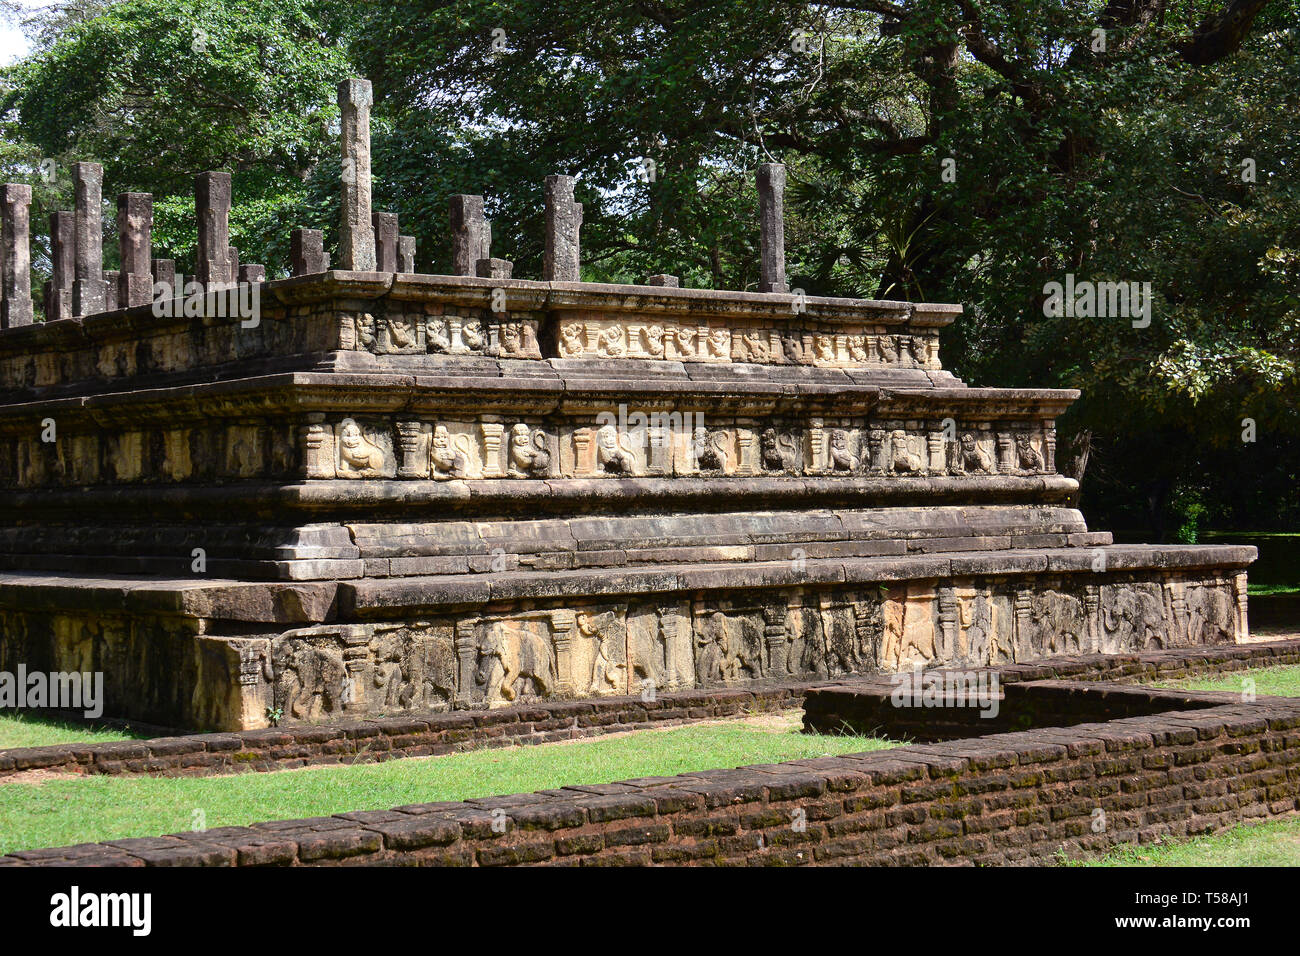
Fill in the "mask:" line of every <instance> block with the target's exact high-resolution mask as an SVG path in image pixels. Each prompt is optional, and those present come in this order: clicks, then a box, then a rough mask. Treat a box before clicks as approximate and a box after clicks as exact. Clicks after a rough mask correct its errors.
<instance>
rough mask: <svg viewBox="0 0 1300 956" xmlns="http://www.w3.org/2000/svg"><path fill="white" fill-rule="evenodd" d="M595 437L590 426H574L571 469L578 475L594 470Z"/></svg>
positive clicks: (592, 472) (591, 472) (590, 472)
mask: <svg viewBox="0 0 1300 956" xmlns="http://www.w3.org/2000/svg"><path fill="white" fill-rule="evenodd" d="M595 437H596V433H595V431H594V430H593V429H591V428H575V429H574V431H573V458H574V467H573V470H574V471H575V472H576V473H577V474H578V475H580V476H584V477H585V476H588V475H593V474H595V472H596V446H595V444H594V439H595Z"/></svg>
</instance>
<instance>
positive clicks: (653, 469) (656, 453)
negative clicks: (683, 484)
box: [646, 425, 673, 475]
mask: <svg viewBox="0 0 1300 956" xmlns="http://www.w3.org/2000/svg"><path fill="white" fill-rule="evenodd" d="M648 436H649V440H650V454H649V457H648V460H647V461H646V471H648V472H650V474H652V475H667V474H670V473H671V472H672V470H673V461H672V454H671V449H672V446H671V445H669V443H668V430H667V429H666V428H664V427H663V426H662V425H651V426H650V428H649V430H648Z"/></svg>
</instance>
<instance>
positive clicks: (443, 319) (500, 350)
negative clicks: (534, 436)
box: [339, 309, 542, 359]
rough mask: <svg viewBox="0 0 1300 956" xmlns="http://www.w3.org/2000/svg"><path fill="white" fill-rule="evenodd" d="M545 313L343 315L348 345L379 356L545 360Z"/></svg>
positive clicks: (343, 334)
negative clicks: (540, 329)
mask: <svg viewBox="0 0 1300 956" xmlns="http://www.w3.org/2000/svg"><path fill="white" fill-rule="evenodd" d="M540 320H541V318H540V316H536V315H531V314H518V313H510V314H507V313H494V312H488V311H486V310H482V311H476V310H469V311H464V312H457V311H455V310H450V309H440V311H438V312H437V313H436V314H430V313H427V312H425V311H410V312H389V313H386V314H372V313H369V312H361V313H345V314H342V315H340V316H339V340H340V346H341V347H342V348H344V349H349V350H359V351H363V352H371V353H373V354H375V355H425V354H434V355H487V356H499V357H502V358H520V359H540V358H541V357H542V352H541V348H540V345H539V342H538V336H537V329H538V324H539V322H540Z"/></svg>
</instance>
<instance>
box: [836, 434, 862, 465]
mask: <svg viewBox="0 0 1300 956" xmlns="http://www.w3.org/2000/svg"><path fill="white" fill-rule="evenodd" d="M831 468H832V470H834V471H857V470H858V456H857V455H855V454H853V452H851V451H849V433H848V432H846V431H844V430H843V429H840V428H837V429H835V430H834V431H832V432H831Z"/></svg>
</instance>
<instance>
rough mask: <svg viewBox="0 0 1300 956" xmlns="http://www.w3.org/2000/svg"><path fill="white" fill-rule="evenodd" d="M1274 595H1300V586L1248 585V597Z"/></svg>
mask: <svg viewBox="0 0 1300 956" xmlns="http://www.w3.org/2000/svg"><path fill="white" fill-rule="evenodd" d="M1274 594H1300V584H1247V585H1246V596H1247V597H1268V596H1269V595H1274Z"/></svg>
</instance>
